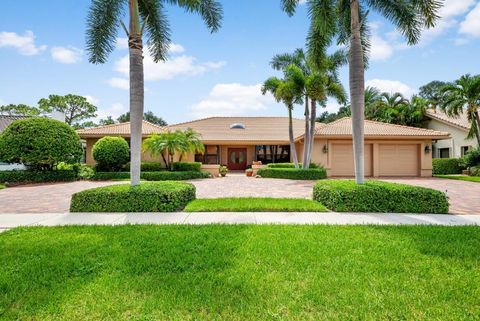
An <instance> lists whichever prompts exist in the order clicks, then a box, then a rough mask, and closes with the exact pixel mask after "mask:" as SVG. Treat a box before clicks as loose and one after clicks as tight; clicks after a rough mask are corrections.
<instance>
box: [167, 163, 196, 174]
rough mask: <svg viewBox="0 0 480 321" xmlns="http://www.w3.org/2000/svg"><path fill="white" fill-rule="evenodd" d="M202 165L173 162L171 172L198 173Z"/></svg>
mask: <svg viewBox="0 0 480 321" xmlns="http://www.w3.org/2000/svg"><path fill="white" fill-rule="evenodd" d="M201 166H202V163H198V162H175V163H173V170H174V171H176V172H199V171H200V167H201Z"/></svg>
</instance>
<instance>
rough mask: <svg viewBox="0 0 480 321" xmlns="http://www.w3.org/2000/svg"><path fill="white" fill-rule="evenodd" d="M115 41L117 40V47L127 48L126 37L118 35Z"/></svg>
mask: <svg viewBox="0 0 480 321" xmlns="http://www.w3.org/2000/svg"><path fill="white" fill-rule="evenodd" d="M116 42H117V48H118V49H127V48H128V38H127V37H118V38H117V41H116Z"/></svg>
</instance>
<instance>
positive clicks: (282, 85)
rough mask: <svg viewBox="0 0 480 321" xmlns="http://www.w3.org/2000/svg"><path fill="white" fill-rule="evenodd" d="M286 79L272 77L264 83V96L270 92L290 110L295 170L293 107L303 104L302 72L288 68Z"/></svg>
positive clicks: (291, 67)
mask: <svg viewBox="0 0 480 321" xmlns="http://www.w3.org/2000/svg"><path fill="white" fill-rule="evenodd" d="M284 74H285V79H279V78H277V77H270V78H268V79H267V80H265V82H264V83H263V86H262V94H264V95H265V94H266V93H267V92H270V93H271V94H272V95H273V97H274V98H275V100H276V101H277V102H282V103H284V104H285V106H286V107H287V110H288V137H289V141H290V154H291V155H292V159H293V163H294V164H295V168H298V167H299V166H298V156H297V151H296V150H295V141H294V135H293V115H292V111H293V106H294V105H295V104H300V103H302V102H303V101H302V97H303V88H304V86H305V84H304V83H302V82H303V74H302V71H301V70H300V69H299V68H298V67H297V66H295V65H290V66H288V67H287V68H286V69H285V71H284Z"/></svg>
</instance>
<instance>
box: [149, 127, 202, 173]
mask: <svg viewBox="0 0 480 321" xmlns="http://www.w3.org/2000/svg"><path fill="white" fill-rule="evenodd" d="M143 150H144V151H148V152H150V153H151V154H152V155H153V156H161V157H162V159H163V162H164V163H165V165H166V166H167V168H169V169H170V170H173V161H174V158H173V157H174V155H175V154H178V155H180V157H179V159H180V160H181V159H182V156H183V155H184V154H186V153H203V152H204V151H205V146H204V145H203V144H202V142H201V136H200V134H199V133H197V132H195V131H194V130H192V129H190V128H189V129H187V130H185V131H181V130H176V131H167V132H164V133H161V134H154V135H152V136H150V137H149V138H147V139H145V141H144V142H143Z"/></svg>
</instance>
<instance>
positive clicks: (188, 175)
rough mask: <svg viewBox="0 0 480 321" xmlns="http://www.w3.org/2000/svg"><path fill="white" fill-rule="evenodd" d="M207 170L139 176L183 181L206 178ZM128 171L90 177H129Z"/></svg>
mask: <svg viewBox="0 0 480 321" xmlns="http://www.w3.org/2000/svg"><path fill="white" fill-rule="evenodd" d="M208 177H210V173H209V172H204V171H201V172H167V171H159V172H141V174H140V178H141V179H143V180H146V181H184V180H189V179H198V178H208ZM129 178H130V173H129V172H96V173H95V175H94V176H93V178H92V179H94V180H98V181H106V180H113V179H129Z"/></svg>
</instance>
